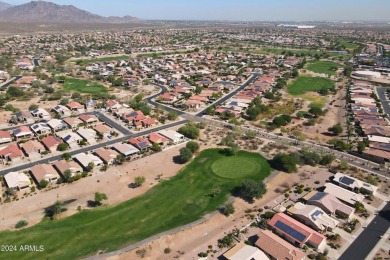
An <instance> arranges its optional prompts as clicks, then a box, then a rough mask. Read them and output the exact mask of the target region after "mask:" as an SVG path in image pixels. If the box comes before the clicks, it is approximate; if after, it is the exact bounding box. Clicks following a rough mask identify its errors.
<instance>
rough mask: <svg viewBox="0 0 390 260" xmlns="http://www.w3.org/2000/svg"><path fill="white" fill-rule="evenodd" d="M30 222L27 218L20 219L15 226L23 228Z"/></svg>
mask: <svg viewBox="0 0 390 260" xmlns="http://www.w3.org/2000/svg"><path fill="white" fill-rule="evenodd" d="M27 225H28V223H27V221H26V220H19V221H18V223H16V225H15V228H22V227H25V226H27Z"/></svg>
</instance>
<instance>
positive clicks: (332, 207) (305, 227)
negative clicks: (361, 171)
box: [223, 173, 377, 260]
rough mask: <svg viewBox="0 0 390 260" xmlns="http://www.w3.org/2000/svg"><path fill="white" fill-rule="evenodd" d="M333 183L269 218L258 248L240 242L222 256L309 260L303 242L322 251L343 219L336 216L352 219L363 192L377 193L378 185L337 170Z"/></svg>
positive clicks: (257, 242)
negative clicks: (328, 237) (328, 235)
mask: <svg viewBox="0 0 390 260" xmlns="http://www.w3.org/2000/svg"><path fill="white" fill-rule="evenodd" d="M333 182H334V183H335V184H334V183H327V184H326V185H325V190H324V191H323V192H320V191H311V192H310V193H308V194H307V195H306V196H305V197H303V201H304V202H305V204H304V203H302V202H297V203H295V205H293V206H292V207H290V208H289V209H287V210H286V213H282V212H280V213H276V214H275V215H274V216H273V217H272V218H271V219H270V220H269V221H268V225H269V227H270V229H271V230H261V231H260V232H259V233H258V235H257V237H258V239H257V241H256V242H255V246H256V247H257V248H255V247H252V246H248V245H245V244H244V243H239V244H238V245H236V246H235V247H233V248H232V249H230V250H228V251H227V252H226V253H225V254H224V255H223V256H224V257H225V258H226V259H229V260H238V259H240V260H241V259H261V260H262V259H265V260H266V259H294V260H303V259H307V256H306V254H305V253H304V252H303V251H302V250H301V249H300V248H302V247H303V246H304V245H307V246H310V247H312V248H315V249H316V250H319V251H322V250H324V248H325V246H326V236H324V235H323V234H321V233H322V232H325V231H332V230H333V229H334V228H336V227H337V226H338V225H339V224H340V222H339V220H337V219H336V218H335V216H338V217H341V218H343V219H350V218H351V217H352V215H353V213H354V211H355V209H354V207H353V205H354V204H355V203H356V202H362V201H363V199H364V195H362V194H358V193H355V192H354V191H359V192H362V191H364V192H365V193H367V194H374V195H375V194H376V191H377V187H375V186H373V185H371V184H368V183H365V182H362V181H360V180H358V179H356V178H353V177H349V176H346V175H344V174H342V173H337V174H336V175H335V176H334V179H333Z"/></svg>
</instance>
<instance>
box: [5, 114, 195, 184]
mask: <svg viewBox="0 0 390 260" xmlns="http://www.w3.org/2000/svg"><path fill="white" fill-rule="evenodd" d="M187 122H188V120H182V121H177V122H174V123H171V124H166V125H162V126H159V127H156V128H153V129H148V130H146V131H142V132H139V133H136V134H129V135H126V136H124V137H121V138H118V139H113V140H110V141H107V142H102V143H99V144H95V145H91V146H87V147H84V148H81V149H78V150H75V151H71V152H69V153H70V154H71V155H72V156H74V155H76V154H79V153H86V152H89V151H93V150H95V149H98V148H101V147H105V146H109V145H113V144H115V143H119V142H122V141H125V140H128V139H130V138H131V137H139V136H144V135H148V134H150V133H152V132H157V131H160V130H163V129H165V128H170V127H175V126H178V125H182V124H185V123H187ZM57 160H61V155H57V156H53V157H50V158H44V159H41V160H37V161H34V162H30V163H27V164H23V165H20V166H15V167H10V168H7V169H4V170H1V171H0V176H1V175H5V174H7V173H9V172H10V171H23V170H25V169H29V168H31V167H32V166H34V165H37V164H42V163H51V162H54V161H57Z"/></svg>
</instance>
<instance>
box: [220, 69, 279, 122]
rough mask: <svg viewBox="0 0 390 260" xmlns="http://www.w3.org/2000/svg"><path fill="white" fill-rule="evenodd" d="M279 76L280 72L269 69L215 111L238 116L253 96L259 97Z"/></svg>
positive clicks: (270, 87)
mask: <svg viewBox="0 0 390 260" xmlns="http://www.w3.org/2000/svg"><path fill="white" fill-rule="evenodd" d="M279 76H280V74H279V73H278V72H277V71H273V70H271V72H270V73H269V74H267V75H263V76H261V77H259V78H258V79H256V81H254V82H253V83H251V84H250V85H249V86H248V87H246V88H245V89H244V90H243V91H241V92H240V93H238V94H237V95H235V96H234V97H232V98H231V99H230V100H228V101H227V102H226V103H225V104H223V105H221V106H220V107H219V108H217V109H216V110H215V113H216V114H218V115H221V114H224V113H230V114H232V115H233V116H235V117H239V116H240V114H241V113H242V112H244V111H245V110H246V109H247V108H248V107H249V104H250V103H251V102H252V100H253V99H254V98H256V97H259V96H261V95H263V94H264V93H265V92H267V91H269V90H271V89H272V87H273V86H274V85H275V82H276V77H279Z"/></svg>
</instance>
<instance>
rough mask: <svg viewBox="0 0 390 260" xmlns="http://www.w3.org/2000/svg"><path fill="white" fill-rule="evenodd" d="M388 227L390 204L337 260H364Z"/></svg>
mask: <svg viewBox="0 0 390 260" xmlns="http://www.w3.org/2000/svg"><path fill="white" fill-rule="evenodd" d="M389 227H390V203H387V204H386V206H385V207H384V208H383V209H382V210H381V211H380V212H379V214H378V215H377V216H376V217H375V218H374V219H373V220H372V222H371V223H370V224H369V225H368V226H367V228H365V230H364V231H363V232H362V233H361V234H360V235H359V236H358V237H357V238H356V239H355V241H354V242H353V243H352V244H351V245H350V246H349V248H348V249H347V250H346V251H345V252H344V253H343V254H342V255H341V257H340V258H339V260H351V259H354V260H363V259H365V258H366V257H367V256H368V254H369V253H370V252H371V250H372V249H373V248H374V247H375V245H376V244H377V243H378V242H379V240H380V237H381V236H382V235H383V234H385V233H386V231H387V230H388V229H389Z"/></svg>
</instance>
